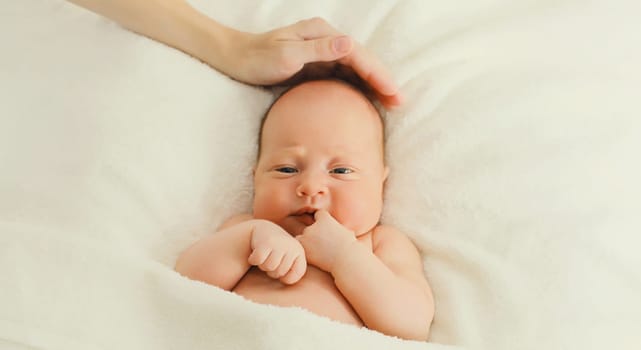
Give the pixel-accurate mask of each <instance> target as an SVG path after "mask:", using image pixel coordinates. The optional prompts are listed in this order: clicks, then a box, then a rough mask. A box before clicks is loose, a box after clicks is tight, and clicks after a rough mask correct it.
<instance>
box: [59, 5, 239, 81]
mask: <svg viewBox="0 0 641 350" xmlns="http://www.w3.org/2000/svg"><path fill="white" fill-rule="evenodd" d="M69 1H70V2H72V3H74V4H77V5H79V6H82V7H84V8H87V9H89V10H91V11H93V12H96V13H98V14H100V15H102V16H105V17H107V18H110V19H111V20H113V21H115V22H117V23H119V24H120V25H122V26H123V27H125V28H127V29H130V30H132V31H134V32H137V33H139V34H142V35H144V36H147V37H150V38H152V39H154V40H157V41H160V42H162V43H165V44H167V45H169V46H171V47H174V48H177V49H179V50H181V51H183V52H186V53H187V54H189V55H191V56H194V57H196V58H198V59H200V60H202V61H204V62H205V63H207V64H209V65H211V66H213V67H214V68H216V69H219V70H220V69H223V66H225V65H226V64H227V63H226V61H227V60H228V58H227V56H226V55H228V54H229V45H230V44H231V41H232V40H233V37H234V36H235V35H240V32H238V31H235V30H233V29H231V28H228V27H225V26H223V25H221V24H220V23H218V22H216V21H215V20H213V19H212V18H209V17H207V16H205V15H204V14H202V13H200V12H199V11H197V10H196V9H194V8H193V7H192V6H191V5H189V4H188V3H187V2H186V1H184V0H108V1H106V0H69Z"/></svg>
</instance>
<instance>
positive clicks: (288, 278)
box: [280, 255, 307, 284]
mask: <svg viewBox="0 0 641 350" xmlns="http://www.w3.org/2000/svg"><path fill="white" fill-rule="evenodd" d="M306 271H307V260H306V259H305V256H303V255H299V256H298V257H296V259H295V260H294V263H293V265H292V268H291V269H290V270H289V272H287V274H286V275H285V276H283V277H282V278H281V279H280V281H281V282H282V283H284V284H294V283H296V282H298V281H300V279H301V278H303V276H304V275H305V272H306Z"/></svg>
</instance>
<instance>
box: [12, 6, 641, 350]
mask: <svg viewBox="0 0 641 350" xmlns="http://www.w3.org/2000/svg"><path fill="white" fill-rule="evenodd" d="M192 3H193V4H194V5H195V6H196V7H198V8H199V9H202V10H203V11H204V12H206V13H208V14H210V15H211V16H213V17H215V18H217V19H218V20H220V21H222V22H223V23H226V24H229V25H232V26H234V27H236V28H239V29H243V30H248V31H263V30H268V29H271V28H274V27H277V26H282V25H286V24H289V23H292V22H294V21H296V20H299V19H302V18H306V17H312V16H322V17H324V18H326V19H327V20H329V21H330V22H331V23H333V24H335V25H336V26H337V27H338V28H339V29H341V30H343V31H345V32H347V33H350V34H352V35H353V36H354V37H355V38H357V39H358V40H359V41H361V42H363V43H365V44H366V45H367V46H368V47H369V48H371V49H372V50H373V51H375V52H376V53H377V54H378V55H379V56H380V57H382V58H383V59H384V61H385V62H387V63H388V65H389V66H390V67H391V69H392V70H393V71H394V73H395V75H396V76H397V77H398V79H399V81H400V83H401V85H402V89H403V91H404V93H405V94H406V97H407V103H406V105H405V106H404V107H403V108H402V109H400V110H397V111H395V112H393V113H391V114H390V115H389V116H388V120H387V130H388V150H387V151H388V159H389V163H390V167H391V169H392V172H391V175H390V179H389V183H388V186H387V188H386V206H385V209H384V215H383V221H384V222H387V223H390V224H393V225H396V226H398V227H399V228H401V229H402V230H404V231H405V232H407V234H408V235H410V237H411V238H412V239H413V240H414V241H415V242H416V244H417V246H418V247H419V248H420V250H421V252H422V253H423V256H424V262H425V271H426V276H427V277H428V279H429V280H430V282H431V284H432V286H433V289H434V293H435V299H436V309H437V312H436V318H435V321H434V324H433V326H432V335H431V339H430V343H419V342H408V341H402V340H399V339H395V338H392V337H387V336H384V335H381V334H379V333H377V332H373V331H369V330H366V329H357V328H355V327H352V326H347V325H343V324H339V323H337V322H332V321H329V320H327V319H324V318H321V317H318V316H316V315H313V314H311V313H308V312H306V311H303V310H300V309H285V308H277V307H272V306H267V305H258V304H254V303H252V302H249V301H247V300H244V299H243V298H241V297H239V296H237V295H234V294H232V293H228V292H224V291H221V290H219V289H217V288H215V287H212V286H208V285H205V284H202V283H198V282H194V281H190V280H188V279H186V278H183V277H181V276H179V275H178V274H176V273H175V272H173V271H172V265H173V262H174V260H175V258H176V256H177V254H178V253H179V252H180V251H181V250H182V249H183V248H184V247H186V246H187V245H188V244H189V243H191V242H192V241H194V240H195V239H197V238H199V237H202V236H203V235H205V234H209V233H211V232H212V231H213V229H214V228H215V227H216V225H218V224H219V223H220V222H221V221H222V220H224V219H225V218H226V217H228V216H229V215H231V214H233V213H235V212H239V211H246V210H248V208H249V203H250V200H251V165H252V160H253V159H254V156H255V151H256V147H255V142H256V133H257V130H258V123H259V118H260V116H261V115H262V113H263V111H264V109H265V108H266V107H267V106H268V104H269V102H270V100H271V94H270V93H269V92H267V91H265V90H262V89H259V88H255V87H249V86H246V85H243V84H240V83H237V82H235V81H232V80H230V79H228V78H226V77H225V76H223V75H221V74H220V73H218V72H216V71H214V70H212V69H210V68H209V67H207V66H205V65H204V64H202V63H200V62H199V61H197V60H195V59H192V58H191V57H189V56H187V55H185V54H183V53H181V52H178V51H176V50H173V49H171V48H168V47H166V46H164V45H161V44H159V43H156V42H153V41H151V40H149V39H147V38H144V37H141V36H137V35H135V34H133V33H131V32H128V31H125V30H123V29H122V28H120V27H119V26H117V25H115V24H113V23H111V22H109V21H107V20H105V19H102V18H99V17H97V16H95V15H93V14H91V13H89V12H87V11H84V10H82V9H79V8H76V7H74V6H73V5H70V4H68V3H65V2H62V1H59V0H55V1H42V0H24V1H14V2H3V3H2V4H0V29H1V30H0V39H1V40H0V42H2V43H3V48H2V55H1V56H0V99H1V103H0V166H1V168H0V276H2V278H0V310H1V311H0V340H1V341H2V342H0V344H1V345H2V346H3V347H6V348H51V349H94V348H95V349H105V348H127V349H147V348H150V349H151V348H153V349H163V348H167V349H174V348H176V349H178V348H180V349H209V348H220V349H254V348H263V349H270V348H278V349H290V348H291V349H298V348H305V349H321V348H349V349H379V348H380V349H390V348H399V349H406V348H407V349H411V348H417V349H418V348H420V349H440V348H479V349H514V348H519V349H567V348H576V349H591V348H593V349H601V348H608V349H609V348H613V349H638V348H640V347H641V335H640V333H639V331H638V330H639V329H641V297H640V295H641V272H640V267H641V258H640V256H641V255H640V254H639V253H638V249H639V247H640V246H641V244H640V243H641V239H640V238H639V236H640V233H641V224H639V220H638V213H639V211H640V209H641V204H640V200H641V186H640V185H639V180H638V179H639V178H641V165H640V161H639V156H638V152H639V149H641V139H640V138H639V136H638V135H639V130H641V118H639V115H640V114H641V107H640V104H639V100H640V98H641V95H640V94H639V83H641V69H640V68H639V64H638V62H640V61H641V39H640V36H639V35H638V33H639V32H641V25H640V24H639V21H638V18H637V17H638V13H639V10H641V6H640V5H639V4H638V2H635V1H615V2H607V3H606V2H588V1H584V2H579V1H571V0H562V1H519V2H514V1H498V0H497V1H476V2H469V3H461V2H443V1H431V0H430V1H398V2H392V1H375V2H372V1H350V2H349V3H345V2H341V1H338V0H333V1H327V2H322V3H321V2H298V1H288V0H283V1H269V2H267V1H265V2H260V3H256V2H254V1H249V0H233V1H231V0H220V1H215V2H214V1H205V0H200V1H193V2H192Z"/></svg>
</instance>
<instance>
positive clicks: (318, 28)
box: [286, 17, 341, 40]
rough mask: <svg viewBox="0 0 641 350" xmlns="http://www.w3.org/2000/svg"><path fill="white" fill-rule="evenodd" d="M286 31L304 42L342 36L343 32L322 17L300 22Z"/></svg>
mask: <svg viewBox="0 0 641 350" xmlns="http://www.w3.org/2000/svg"><path fill="white" fill-rule="evenodd" d="M286 30H288V31H289V32H293V33H295V34H296V35H297V36H298V37H299V38H301V39H303V40H307V39H316V38H321V37H326V36H340V35H341V32H339V31H338V30H337V29H336V28H334V27H333V26H332V25H331V24H329V22H327V21H326V20H324V19H322V18H320V17H313V18H308V19H304V20H300V21H298V22H296V23H294V24H292V25H290V26H288V27H286Z"/></svg>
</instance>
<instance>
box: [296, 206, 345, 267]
mask: <svg viewBox="0 0 641 350" xmlns="http://www.w3.org/2000/svg"><path fill="white" fill-rule="evenodd" d="M314 218H315V219H316V222H314V224H313V225H311V226H307V227H306V228H305V229H304V230H303V234H301V235H300V236H297V237H296V239H298V241H299V242H300V243H301V244H302V245H303V247H304V248H305V254H306V257H307V259H308V260H309V263H310V264H313V265H314V266H316V267H318V268H320V269H322V270H324V271H327V272H330V273H331V272H332V269H333V265H334V261H335V260H336V258H337V257H338V256H339V255H340V254H341V253H343V251H344V248H346V247H348V246H349V245H350V244H351V243H353V242H356V235H355V234H354V232H352V231H350V230H349V229H347V228H346V227H345V226H343V225H341V223H340V222H338V221H336V219H334V217H333V216H332V215H331V214H330V213H329V212H328V211H327V210H319V211H317V212H316V213H315V214H314Z"/></svg>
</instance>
